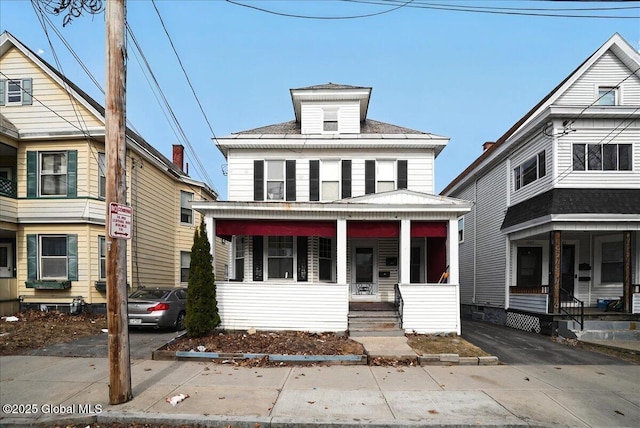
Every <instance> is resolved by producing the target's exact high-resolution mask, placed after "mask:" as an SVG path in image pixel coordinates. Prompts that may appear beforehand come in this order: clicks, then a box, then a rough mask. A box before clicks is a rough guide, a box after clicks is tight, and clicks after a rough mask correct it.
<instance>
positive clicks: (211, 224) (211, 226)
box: [204, 215, 218, 280]
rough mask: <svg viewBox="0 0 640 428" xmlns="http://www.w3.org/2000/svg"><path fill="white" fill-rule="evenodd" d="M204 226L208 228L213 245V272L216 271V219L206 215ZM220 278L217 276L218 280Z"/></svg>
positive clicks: (208, 235)
mask: <svg viewBox="0 0 640 428" xmlns="http://www.w3.org/2000/svg"><path fill="white" fill-rule="evenodd" d="M204 226H205V228H206V229H207V239H209V245H211V256H212V257H213V272H214V273H216V220H215V219H214V218H213V217H211V216H208V215H206V216H205V217H204ZM217 279H218V278H216V280H217Z"/></svg>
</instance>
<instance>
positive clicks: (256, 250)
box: [253, 236, 264, 281]
mask: <svg viewBox="0 0 640 428" xmlns="http://www.w3.org/2000/svg"><path fill="white" fill-rule="evenodd" d="M263 241H264V238H263V237H262V236H254V237H253V280H254V281H263V278H264V270H263V268H262V252H263V248H262V245H263Z"/></svg>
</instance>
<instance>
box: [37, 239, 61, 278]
mask: <svg viewBox="0 0 640 428" xmlns="http://www.w3.org/2000/svg"><path fill="white" fill-rule="evenodd" d="M67 277H68V275H67V236H66V235H60V236H56V235H42V236H40V278H41V279H53V280H64V279H67Z"/></svg>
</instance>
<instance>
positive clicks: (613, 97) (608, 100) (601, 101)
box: [598, 86, 618, 106]
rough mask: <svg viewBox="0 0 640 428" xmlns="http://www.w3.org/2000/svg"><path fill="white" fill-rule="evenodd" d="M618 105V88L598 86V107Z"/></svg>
mask: <svg viewBox="0 0 640 428" xmlns="http://www.w3.org/2000/svg"><path fill="white" fill-rule="evenodd" d="M617 104H618V88H616V87H612V86H600V87H599V88H598V105H600V106H615V105H617Z"/></svg>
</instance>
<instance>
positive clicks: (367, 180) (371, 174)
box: [364, 160, 376, 195]
mask: <svg viewBox="0 0 640 428" xmlns="http://www.w3.org/2000/svg"><path fill="white" fill-rule="evenodd" d="M364 193H365V194H366V195H368V194H370V193H376V161H374V160H366V161H364Z"/></svg>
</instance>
